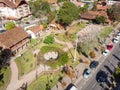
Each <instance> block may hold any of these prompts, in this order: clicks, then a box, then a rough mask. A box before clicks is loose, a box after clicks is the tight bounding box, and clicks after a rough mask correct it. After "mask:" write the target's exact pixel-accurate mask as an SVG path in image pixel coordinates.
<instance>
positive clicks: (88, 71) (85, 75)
mask: <svg viewBox="0 0 120 90" xmlns="http://www.w3.org/2000/svg"><path fill="white" fill-rule="evenodd" d="M90 74H91V69H90V68H89V69H85V71H84V74H83V77H84V78H88V77H89V75H90Z"/></svg>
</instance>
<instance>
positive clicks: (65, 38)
mask: <svg viewBox="0 0 120 90" xmlns="http://www.w3.org/2000/svg"><path fill="white" fill-rule="evenodd" d="M55 37H56V38H57V39H58V40H60V41H67V42H69V41H74V40H75V39H76V36H75V34H67V35H66V34H65V33H61V34H57V35H55Z"/></svg>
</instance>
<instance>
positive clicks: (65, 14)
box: [57, 1, 79, 26]
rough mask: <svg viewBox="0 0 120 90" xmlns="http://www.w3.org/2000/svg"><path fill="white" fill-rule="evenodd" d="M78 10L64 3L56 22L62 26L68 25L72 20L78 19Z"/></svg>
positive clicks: (66, 2) (72, 5)
mask: <svg viewBox="0 0 120 90" xmlns="http://www.w3.org/2000/svg"><path fill="white" fill-rule="evenodd" d="M78 16H79V9H78V7H77V6H75V4H73V3H71V2H69V1H65V2H64V3H63V5H62V7H61V8H60V10H59V13H58V19H57V21H58V22H59V23H61V24H63V25H64V26H67V25H69V24H70V23H71V22H72V21H73V20H76V19H78Z"/></svg>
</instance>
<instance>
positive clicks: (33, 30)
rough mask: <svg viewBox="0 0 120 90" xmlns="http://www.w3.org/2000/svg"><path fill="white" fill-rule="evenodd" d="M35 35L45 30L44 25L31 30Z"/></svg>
mask: <svg viewBox="0 0 120 90" xmlns="http://www.w3.org/2000/svg"><path fill="white" fill-rule="evenodd" d="M30 30H31V31H32V32H33V33H35V34H36V33H38V32H39V31H41V30H43V25H40V26H34V27H32V28H31V29H30Z"/></svg>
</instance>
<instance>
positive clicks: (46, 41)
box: [44, 35, 54, 44]
mask: <svg viewBox="0 0 120 90" xmlns="http://www.w3.org/2000/svg"><path fill="white" fill-rule="evenodd" d="M53 42H54V36H53V35H49V36H47V37H46V38H45V40H44V43H46V44H53Z"/></svg>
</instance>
